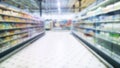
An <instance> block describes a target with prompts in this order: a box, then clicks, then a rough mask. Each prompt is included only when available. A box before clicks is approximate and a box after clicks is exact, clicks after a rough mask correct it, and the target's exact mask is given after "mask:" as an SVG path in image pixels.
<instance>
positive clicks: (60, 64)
mask: <svg viewBox="0 0 120 68" xmlns="http://www.w3.org/2000/svg"><path fill="white" fill-rule="evenodd" d="M0 68H106V66H105V65H104V64H102V63H101V62H100V61H99V60H98V59H97V58H96V57H95V56H94V55H93V54H92V53H91V52H89V51H88V50H87V49H86V48H85V47H84V46H83V45H82V44H80V43H79V42H78V41H77V40H76V39H75V38H74V37H73V36H72V35H71V34H70V33H69V32H47V33H46V35H45V36H44V37H42V38H40V39H39V40H37V41H36V42H34V43H32V44H31V45H29V46H28V47H26V48H24V49H23V50H21V51H20V52H18V53H16V54H15V55H13V56H12V57H10V58H9V59H7V60H5V61H4V62H2V63H1V64H0Z"/></svg>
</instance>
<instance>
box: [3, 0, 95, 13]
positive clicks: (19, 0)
mask: <svg viewBox="0 0 120 68" xmlns="http://www.w3.org/2000/svg"><path fill="white" fill-rule="evenodd" d="M2 1H3V2H5V3H7V4H10V5H13V6H16V7H18V8H21V9H24V10H29V11H30V12H34V11H38V12H39V3H38V2H39V1H40V0H2ZM94 1H95V0H82V1H81V6H82V9H84V8H86V7H87V6H89V5H90V4H91V3H93V2H94ZM73 5H75V6H76V7H77V9H79V2H78V0H42V10H43V13H46V14H54V13H58V12H59V13H69V12H73V10H72V9H73ZM58 7H59V8H58Z"/></svg>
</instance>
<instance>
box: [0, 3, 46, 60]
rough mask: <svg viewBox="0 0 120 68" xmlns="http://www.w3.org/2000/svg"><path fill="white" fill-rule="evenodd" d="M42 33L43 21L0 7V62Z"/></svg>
mask: <svg viewBox="0 0 120 68" xmlns="http://www.w3.org/2000/svg"><path fill="white" fill-rule="evenodd" d="M43 33H44V22H43V21H41V20H39V19H36V18H34V17H33V16H31V15H30V14H28V13H26V12H21V11H18V10H17V9H16V10H15V9H12V8H8V7H7V6H5V5H0V61H2V60H3V58H4V57H6V55H10V53H12V52H13V51H15V50H17V49H18V48H20V47H22V46H24V44H26V43H28V42H31V41H33V40H34V39H36V38H38V37H40V36H41V35H42V34H43Z"/></svg>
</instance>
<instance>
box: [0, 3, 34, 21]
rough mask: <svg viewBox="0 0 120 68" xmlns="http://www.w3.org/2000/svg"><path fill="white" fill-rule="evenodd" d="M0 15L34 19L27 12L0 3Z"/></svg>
mask: <svg viewBox="0 0 120 68" xmlns="http://www.w3.org/2000/svg"><path fill="white" fill-rule="evenodd" d="M0 15H4V16H10V17H16V18H21V19H27V20H35V19H33V17H32V16H31V15H29V14H27V13H25V12H23V11H21V10H17V9H14V8H9V6H5V5H3V4H0Z"/></svg>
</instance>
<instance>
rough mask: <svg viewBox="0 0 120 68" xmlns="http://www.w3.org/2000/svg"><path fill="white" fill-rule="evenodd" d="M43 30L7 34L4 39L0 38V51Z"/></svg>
mask: <svg viewBox="0 0 120 68" xmlns="http://www.w3.org/2000/svg"><path fill="white" fill-rule="evenodd" d="M43 32H44V31H41V32H34V33H32V34H30V33H23V34H18V35H13V36H9V37H5V38H4V39H3V38H0V39H1V40H0V53H2V52H4V51H6V50H8V49H10V48H12V47H15V46H17V45H19V44H21V43H23V42H25V41H27V40H29V39H31V38H33V37H35V36H37V35H39V34H41V33H43Z"/></svg>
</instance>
